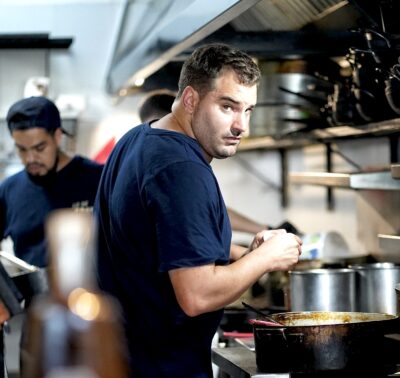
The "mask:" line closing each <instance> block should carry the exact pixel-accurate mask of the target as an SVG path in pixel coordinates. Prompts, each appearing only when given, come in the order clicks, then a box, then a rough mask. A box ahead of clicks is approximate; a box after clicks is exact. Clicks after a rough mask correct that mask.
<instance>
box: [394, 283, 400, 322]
mask: <svg viewBox="0 0 400 378" xmlns="http://www.w3.org/2000/svg"><path fill="white" fill-rule="evenodd" d="M395 290H396V298H397V301H396V304H397V305H396V309H397V315H399V314H400V283H398V284H396V286H395Z"/></svg>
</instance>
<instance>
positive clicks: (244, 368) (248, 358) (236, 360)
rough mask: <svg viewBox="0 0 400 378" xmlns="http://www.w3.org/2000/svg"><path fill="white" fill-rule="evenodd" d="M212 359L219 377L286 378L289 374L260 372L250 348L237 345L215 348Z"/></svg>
mask: <svg viewBox="0 0 400 378" xmlns="http://www.w3.org/2000/svg"><path fill="white" fill-rule="evenodd" d="M212 360H213V362H214V364H216V365H217V366H218V367H219V368H220V377H221V378H229V377H230V378H288V377H290V375H289V374H273V373H272V374H269V373H260V372H258V370H257V365H256V355H255V353H254V352H252V351H251V350H249V349H247V348H245V347H241V346H237V347H231V348H215V349H213V350H212Z"/></svg>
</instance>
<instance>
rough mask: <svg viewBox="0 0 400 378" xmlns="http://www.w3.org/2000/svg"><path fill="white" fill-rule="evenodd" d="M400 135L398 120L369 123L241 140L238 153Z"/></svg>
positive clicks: (399, 121)
mask: <svg viewBox="0 0 400 378" xmlns="http://www.w3.org/2000/svg"><path fill="white" fill-rule="evenodd" d="M394 135H400V118H396V119H391V120H388V121H382V122H376V123H370V124H366V125H361V126H334V127H328V128H324V129H314V130H310V131H308V132H300V131H299V132H297V133H293V134H291V135H286V136H279V137H278V136H276V137H273V136H263V137H248V138H246V139H243V140H242V142H241V144H240V145H239V149H238V151H251V150H257V149H270V150H277V149H288V148H299V147H305V146H309V145H312V144H319V143H330V142H335V141H340V140H351V139H361V138H373V137H384V136H388V137H390V136H394Z"/></svg>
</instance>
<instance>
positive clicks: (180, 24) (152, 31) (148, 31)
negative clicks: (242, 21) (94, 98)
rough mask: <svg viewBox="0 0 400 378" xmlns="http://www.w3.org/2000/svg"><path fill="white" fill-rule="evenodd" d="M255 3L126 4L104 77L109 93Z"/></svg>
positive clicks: (206, 0)
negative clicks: (108, 69) (105, 76)
mask: <svg viewBox="0 0 400 378" xmlns="http://www.w3.org/2000/svg"><path fill="white" fill-rule="evenodd" d="M259 1H260V0H192V1H188V0H169V1H167V0H165V1H157V0H153V1H147V2H144V1H143V0H142V1H141V0H137V1H134V0H133V1H127V2H126V5H125V9H124V11H123V14H122V16H121V25H120V31H119V37H118V40H117V43H116V48H115V52H114V56H113V59H112V63H111V69H110V71H109V74H108V77H107V89H108V91H109V92H110V93H119V94H123V93H124V89H125V88H129V87H131V86H135V85H136V83H137V82H138V81H139V82H140V81H141V80H143V79H145V78H147V77H148V76H149V75H151V74H152V73H154V72H156V71H157V70H158V69H160V68H161V67H162V66H164V65H165V64H166V63H168V62H169V61H170V60H171V59H173V58H174V57H175V56H177V55H178V54H180V53H182V52H183V51H184V50H185V49H187V48H188V47H190V46H192V45H193V44H195V43H197V42H198V41H200V40H202V39H203V38H205V37H206V36H208V35H209V34H211V33H212V32H214V31H216V30H217V29H219V28H220V27H221V26H223V25H225V24H226V23H228V22H230V21H231V20H232V19H234V18H235V17H237V16H238V15H239V14H241V13H243V12H244V11H245V10H247V9H248V8H250V7H252V6H253V5H254V4H256V3H258V2H259Z"/></svg>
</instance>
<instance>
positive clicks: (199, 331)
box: [94, 44, 301, 378]
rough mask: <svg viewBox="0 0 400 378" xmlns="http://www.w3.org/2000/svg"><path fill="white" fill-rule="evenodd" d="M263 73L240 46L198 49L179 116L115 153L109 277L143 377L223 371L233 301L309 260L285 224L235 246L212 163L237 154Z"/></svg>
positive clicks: (102, 251)
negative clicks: (223, 327) (223, 338)
mask: <svg viewBox="0 0 400 378" xmlns="http://www.w3.org/2000/svg"><path fill="white" fill-rule="evenodd" d="M259 78H260V73H259V70H258V67H257V66H256V64H255V63H254V62H253V60H252V59H251V58H250V57H249V56H248V55H247V54H245V53H243V52H241V51H239V50H237V49H234V48H231V47H229V46H226V45H222V44H213V45H208V46H204V47H200V48H198V49H196V50H195V51H194V53H193V54H192V55H191V56H190V57H189V58H188V59H187V60H186V62H185V63H184V65H183V68H182V72H181V76H180V80H179V91H178V94H177V98H176V100H175V102H174V104H173V106H172V112H171V113H170V114H168V115H166V116H165V117H163V118H161V119H160V120H158V121H155V122H152V123H150V124H149V123H144V124H142V125H140V126H137V127H135V128H134V129H132V130H131V131H129V132H128V133H127V134H126V135H125V136H124V137H123V138H122V139H121V140H120V141H119V142H118V143H117V145H116V147H115V148H114V150H113V152H112V153H111V155H110V157H109V158H108V160H107V163H106V165H105V168H104V172H103V176H102V178H101V181H100V185H99V191H98V194H97V199H96V203H95V208H94V211H95V216H96V218H97V221H98V224H99V243H98V244H99V248H98V265H97V269H98V278H99V284H100V287H101V288H102V289H104V290H106V291H108V292H110V293H111V294H113V295H114V296H115V297H116V298H117V299H118V300H119V302H120V304H121V308H122V310H123V315H124V326H125V330H126V336H127V341H128V345H129V358H130V366H131V376H132V377H142V378H154V377H160V378H161V377H170V378H207V377H211V376H212V369H211V340H212V338H213V336H214V334H215V332H216V330H217V327H218V324H219V322H220V320H221V316H222V312H223V308H224V306H226V305H227V304H229V303H231V302H233V301H234V300H236V299H238V298H239V297H240V295H242V294H243V292H244V291H245V290H246V289H247V288H249V287H250V286H251V285H252V284H253V283H254V282H256V281H257V280H258V279H259V278H260V277H261V276H262V275H263V274H265V273H266V272H268V271H272V270H280V269H288V268H290V267H292V266H293V265H294V264H295V263H297V261H298V258H299V253H300V244H301V241H300V239H298V237H297V236H295V235H293V234H290V233H286V232H285V231H284V230H280V231H264V232H270V233H271V237H270V238H268V240H266V241H265V242H264V241H263V236H264V234H263V233H260V234H258V235H257V236H256V238H255V240H254V241H253V243H252V245H251V247H250V249H249V250H246V249H245V248H242V247H239V246H233V245H231V233H232V232H231V226H230V222H229V218H228V214H227V210H226V207H225V204H224V200H223V198H222V195H221V192H220V189H219V186H218V182H217V180H216V178H215V176H214V173H213V171H212V168H211V166H210V162H211V161H212V159H213V158H218V159H223V158H226V157H229V156H232V155H234V154H235V152H236V149H237V147H238V145H239V142H240V139H241V137H242V135H243V133H244V132H245V131H246V130H247V128H248V126H249V120H250V113H251V111H252V109H253V108H254V106H255V104H256V97H257V83H258V81H259ZM266 239H267V238H266ZM250 251H251V253H248V252H250Z"/></svg>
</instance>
